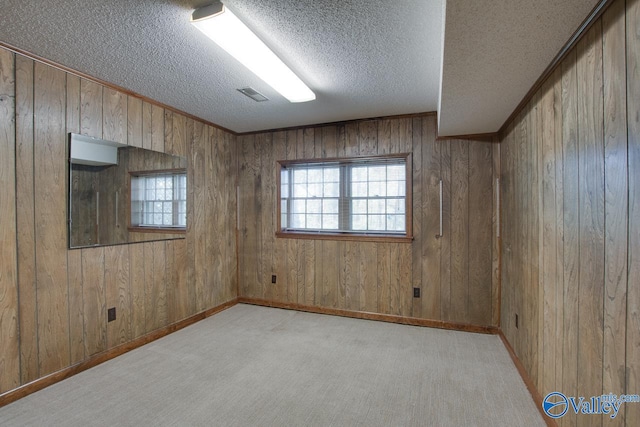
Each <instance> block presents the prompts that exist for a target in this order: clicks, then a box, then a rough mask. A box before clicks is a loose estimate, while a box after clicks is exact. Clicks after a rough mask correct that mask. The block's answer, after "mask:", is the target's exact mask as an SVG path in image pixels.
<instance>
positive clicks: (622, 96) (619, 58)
mask: <svg viewBox="0 0 640 427" xmlns="http://www.w3.org/2000/svg"><path fill="white" fill-rule="evenodd" d="M624 6H625V5H624V3H623V2H615V3H614V4H613V5H612V6H611V7H609V9H608V10H607V11H606V12H605V13H604V14H603V15H602V32H603V40H602V48H603V52H602V65H603V70H602V73H603V79H602V80H603V85H604V87H603V96H604V183H605V188H604V202H605V206H604V218H605V223H604V231H605V235H604V240H605V241H604V245H605V254H604V325H603V329H604V330H603V334H604V336H603V338H604V340H603V354H602V358H603V360H602V368H603V370H602V390H603V392H604V393H607V390H625V361H626V360H625V359H626V354H625V352H626V349H625V341H626V337H625V333H626V324H625V323H626V322H625V320H626V316H627V281H628V277H627V271H628V268H627V262H628V247H627V245H625V244H623V242H625V241H626V239H627V236H628V235H629V229H628V220H627V218H628V215H629V211H628V208H629V205H628V194H629V193H628V191H629V183H628V181H627V177H628V171H627V165H628V164H629V163H628V160H629V159H628V155H627V151H628V150H627V96H626V95H627V88H626V81H625V79H623V78H622V76H624V75H625V72H626V65H627V64H626V51H625V37H626V34H625V22H624V21H625V7H624ZM628 406H631V405H624V408H621V411H620V412H619V414H618V416H617V417H616V418H615V419H614V420H612V421H613V422H612V425H619V426H622V425H624V424H625V411H626V409H627V407H628Z"/></svg>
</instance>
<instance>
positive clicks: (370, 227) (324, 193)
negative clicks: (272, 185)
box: [280, 158, 407, 235]
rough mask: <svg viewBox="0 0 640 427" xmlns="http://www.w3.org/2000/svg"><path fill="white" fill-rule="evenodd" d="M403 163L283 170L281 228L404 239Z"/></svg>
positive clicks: (335, 165) (402, 159) (404, 196)
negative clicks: (392, 236)
mask: <svg viewBox="0 0 640 427" xmlns="http://www.w3.org/2000/svg"><path fill="white" fill-rule="evenodd" d="M406 162H407V160H406V158H393V159H390V160H389V159H385V160H382V161H377V162H374V161H371V162H366V163H365V162H359V163H355V162H354V163H344V164H336V163H334V164H313V163H310V164H301V165H295V164H294V165H291V166H285V167H283V168H282V169H281V176H280V186H281V187H280V193H281V199H280V213H281V217H280V222H281V229H282V230H284V231H313V232H340V233H350V234H388V235H400V234H406V233H407V220H406V215H407V212H406V210H407V209H406V203H407V200H406V185H407V183H406V168H407V164H406ZM336 196H337V197H336ZM336 208H337V210H336Z"/></svg>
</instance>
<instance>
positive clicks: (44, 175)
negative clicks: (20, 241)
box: [34, 62, 70, 376]
mask: <svg viewBox="0 0 640 427" xmlns="http://www.w3.org/2000/svg"><path fill="white" fill-rule="evenodd" d="M65 83H66V77H65V73H63V72H62V71H59V70H55V69H53V68H51V67H48V66H46V65H43V64H40V63H37V62H36V63H35V73H34V147H36V152H35V153H34V188H35V192H36V198H35V237H36V280H37V285H36V292H37V311H38V354H39V375H40V376H42V375H46V374H48V373H51V372H54V371H57V370H58V369H61V368H63V367H66V366H68V365H69V363H70V353H69V311H68V310H69V309H68V303H69V301H68V288H67V251H66V248H67V239H66V235H67V227H66V202H65V200H66V199H65V197H64V195H65V194H66V193H67V186H66V181H67V180H66V176H67V161H66V158H65V154H66V149H65V146H66V129H65V127H66V120H65V119H66V117H65V107H66V98H65V96H66V94H65Z"/></svg>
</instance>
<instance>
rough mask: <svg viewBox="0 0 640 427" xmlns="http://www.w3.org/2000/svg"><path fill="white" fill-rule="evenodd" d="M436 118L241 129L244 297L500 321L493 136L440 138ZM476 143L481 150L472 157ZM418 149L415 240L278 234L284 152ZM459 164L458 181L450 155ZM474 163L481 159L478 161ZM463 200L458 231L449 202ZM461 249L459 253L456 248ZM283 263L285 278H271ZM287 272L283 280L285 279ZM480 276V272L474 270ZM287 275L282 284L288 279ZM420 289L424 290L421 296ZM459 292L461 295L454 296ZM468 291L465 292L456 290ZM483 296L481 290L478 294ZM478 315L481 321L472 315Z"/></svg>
mask: <svg viewBox="0 0 640 427" xmlns="http://www.w3.org/2000/svg"><path fill="white" fill-rule="evenodd" d="M435 126H436V121H435V117H432V116H429V117H417V118H402V119H384V120H367V121H359V122H353V123H345V124H341V125H339V126H320V127H315V128H307V129H298V130H291V131H287V132H267V133H257V134H252V135H247V136H242V137H240V138H239V139H238V141H239V152H238V154H239V161H238V164H239V167H240V169H239V172H238V174H239V175H238V180H239V181H238V182H239V186H240V197H241V200H240V210H241V213H240V233H239V244H240V250H239V268H240V274H239V279H240V295H241V296H243V297H250V298H258V299H261V300H267V301H274V302H280V303H296V304H302V305H304V306H314V307H323V308H339V309H346V310H350V311H362V312H372V313H380V314H395V315H401V316H413V317H416V318H424V319H433V320H445V319H446V320H455V321H459V322H467V323H473V322H478V324H482V325H487V326H489V325H491V324H492V310H494V307H497V305H498V303H497V301H495V298H497V297H498V294H495V295H494V293H493V290H492V286H493V284H492V281H493V270H492V268H493V265H492V260H493V248H492V245H493V242H492V238H491V236H490V234H491V227H492V220H493V219H492V218H493V217H492V209H493V203H491V202H490V203H486V201H487V200H488V199H489V198H491V195H492V193H493V181H492V176H493V162H494V159H493V157H492V153H493V151H492V147H493V144H490V143H485V142H479V141H459V142H458V146H457V148H454V149H452V148H451V146H452V142H451V141H449V140H447V141H436V130H435ZM469 147H473V150H475V152H476V153H477V155H474V156H473V157H472V158H470V156H469V154H468V153H469V150H470V148H469ZM406 152H413V156H412V157H413V165H412V175H413V215H414V225H413V233H414V236H415V239H414V240H413V241H412V242H403V243H399V242H365V241H344V240H331V239H328V240H320V239H306V240H305V239H288V238H281V237H276V236H275V235H274V232H275V225H274V224H276V223H277V221H276V218H274V217H273V214H274V211H275V207H276V205H275V201H276V197H277V194H276V188H275V183H273V182H272V181H271V180H272V178H274V175H273V174H274V172H275V161H276V160H295V159H305V158H310V159H311V158H317V157H325V158H326V157H327V156H331V157H339V158H340V157H341V158H344V157H349V156H359V155H380V154H387V153H388V154H398V153H406ZM452 158H453V161H455V162H457V169H456V178H457V179H459V180H463V181H464V183H465V185H464V186H458V185H454V184H453V183H452V181H451V163H452ZM470 163H473V165H470ZM471 168H472V169H473V171H474V172H473V173H474V175H473V179H474V180H476V181H477V182H474V184H473V191H477V192H478V193H479V194H477V195H475V196H474V197H475V199H474V201H475V202H474V203H475V204H474V208H473V209H474V210H478V211H479V217H478V218H479V219H477V220H475V221H476V223H474V224H475V225H474V227H476V228H477V229H478V230H477V231H474V233H475V234H474V235H473V236H474V244H477V245H478V246H477V248H474V250H476V251H477V252H476V260H477V262H476V266H475V267H473V268H474V269H478V270H481V271H478V272H477V273H476V272H475V271H474V272H472V270H471V269H472V267H471V265H470V263H469V243H468V241H467V240H465V239H468V236H467V231H466V230H467V229H468V228H469V227H470V221H471V217H470V215H469V214H468V211H469V209H470V208H469V207H466V204H467V203H468V202H466V200H467V199H469V197H471V196H470V186H469V184H468V182H469V179H470V178H469V173H470V169H471ZM441 177H442V178H443V184H444V193H445V194H444V199H443V207H444V218H443V225H444V234H445V237H443V238H442V239H436V237H435V236H436V234H437V233H438V231H439V218H438V215H439V202H440V200H439V188H438V182H439V180H440V178H441ZM452 199H456V200H465V208H464V209H463V210H464V211H465V212H467V213H466V214H464V215H463V216H462V217H456V219H455V220H456V221H457V223H456V224H457V225H458V226H459V227H460V230H464V233H463V232H462V231H461V232H459V233H458V234H457V235H456V236H451V235H450V230H451V216H452V209H451V200H452ZM452 248H455V250H459V251H460V259H459V260H458V264H456V265H457V268H458V269H459V273H458V274H459V276H462V277H464V278H465V279H464V280H462V281H459V280H457V279H455V277H456V276H455V275H452V274H451V262H450V261H451V258H452ZM456 256H458V255H456ZM272 271H276V275H277V283H276V285H271V284H270V283H269V282H270V280H269V278H270V275H271V274H272ZM472 275H473V277H474V294H473V297H474V298H475V300H477V304H475V305H473V306H472V305H471V304H469V301H470V299H469V297H468V295H469V292H470V289H469V280H468V279H466V278H467V277H470V276H472ZM282 276H284V277H283V279H281V277H282ZM476 276H477V277H476ZM281 282H282V283H281ZM413 287H418V288H420V289H421V290H422V297H421V298H413V289H412V288H413ZM452 295H455V297H452ZM459 295H462V298H463V299H462V300H460V299H457V300H455V301H454V302H455V306H454V305H453V304H452V299H453V298H458V297H459ZM476 297H477V298H476ZM473 319H475V320H473Z"/></svg>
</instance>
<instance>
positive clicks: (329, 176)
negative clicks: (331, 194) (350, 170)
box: [324, 168, 340, 182]
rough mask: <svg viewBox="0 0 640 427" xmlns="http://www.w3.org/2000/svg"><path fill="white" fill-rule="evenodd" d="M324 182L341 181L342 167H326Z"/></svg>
mask: <svg viewBox="0 0 640 427" xmlns="http://www.w3.org/2000/svg"><path fill="white" fill-rule="evenodd" d="M324 182H340V169H339V168H325V169H324Z"/></svg>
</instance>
